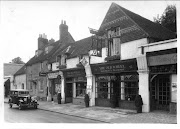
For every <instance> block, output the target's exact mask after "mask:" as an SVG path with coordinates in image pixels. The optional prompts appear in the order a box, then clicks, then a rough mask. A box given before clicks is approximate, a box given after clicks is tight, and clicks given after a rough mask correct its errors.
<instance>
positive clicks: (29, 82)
mask: <svg viewBox="0 0 180 129" xmlns="http://www.w3.org/2000/svg"><path fill="white" fill-rule="evenodd" d="M29 83H30V90H32V82H29Z"/></svg>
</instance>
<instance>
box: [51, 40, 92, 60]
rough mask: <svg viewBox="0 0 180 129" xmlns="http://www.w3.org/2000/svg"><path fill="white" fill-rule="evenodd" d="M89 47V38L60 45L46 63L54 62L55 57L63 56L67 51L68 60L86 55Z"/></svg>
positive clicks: (90, 41)
mask: <svg viewBox="0 0 180 129" xmlns="http://www.w3.org/2000/svg"><path fill="white" fill-rule="evenodd" d="M91 45H92V38H91V37H88V38H84V39H82V40H79V41H76V42H74V43H67V44H64V45H61V46H60V47H59V49H58V50H57V51H56V52H55V53H54V54H53V55H52V57H51V58H49V60H48V63H53V62H55V61H56V56H58V55H63V54H65V53H66V52H67V51H68V53H69V56H68V58H73V57H77V56H79V55H86V54H88V52H89V50H90V49H91Z"/></svg>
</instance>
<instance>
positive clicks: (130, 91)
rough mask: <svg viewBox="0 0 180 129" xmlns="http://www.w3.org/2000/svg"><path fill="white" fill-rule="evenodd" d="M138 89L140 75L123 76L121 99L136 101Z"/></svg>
mask: <svg viewBox="0 0 180 129" xmlns="http://www.w3.org/2000/svg"><path fill="white" fill-rule="evenodd" d="M138 91H139V87H138V75H124V76H121V100H128V101H134V100H135V97H136V95H137V94H138Z"/></svg>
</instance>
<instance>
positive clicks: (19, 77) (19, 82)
mask: <svg viewBox="0 0 180 129" xmlns="http://www.w3.org/2000/svg"><path fill="white" fill-rule="evenodd" d="M14 82H15V85H17V89H22V83H24V89H26V88H27V87H26V74H22V75H17V76H15V78H14Z"/></svg>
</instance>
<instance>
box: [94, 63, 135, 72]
mask: <svg viewBox="0 0 180 129" xmlns="http://www.w3.org/2000/svg"><path fill="white" fill-rule="evenodd" d="M132 70H137V64H136V62H121V61H119V62H116V63H111V64H110V63H104V64H100V65H92V72H93V74H102V73H119V72H125V71H132Z"/></svg>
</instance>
